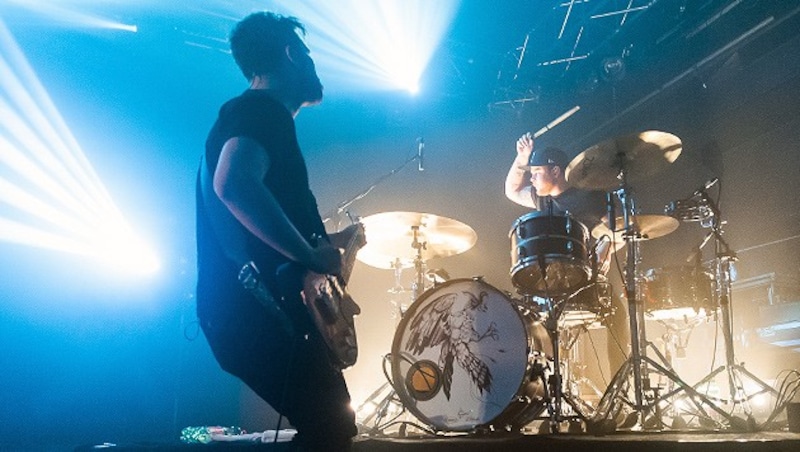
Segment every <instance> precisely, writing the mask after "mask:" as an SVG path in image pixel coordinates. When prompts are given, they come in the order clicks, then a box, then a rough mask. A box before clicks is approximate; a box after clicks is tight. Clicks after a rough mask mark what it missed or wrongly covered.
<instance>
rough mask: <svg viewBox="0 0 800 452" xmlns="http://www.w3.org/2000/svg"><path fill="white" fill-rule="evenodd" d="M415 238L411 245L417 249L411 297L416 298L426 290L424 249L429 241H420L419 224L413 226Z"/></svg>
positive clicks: (412, 230)
mask: <svg viewBox="0 0 800 452" xmlns="http://www.w3.org/2000/svg"><path fill="white" fill-rule="evenodd" d="M411 232H412V233H413V235H414V239H413V240H412V241H411V247H412V248H414V249H415V250H417V254H416V256H414V282H413V283H412V284H411V298H412V299H413V300H416V299H417V298H418V297H419V296H420V295H422V292H424V291H425V261H424V260H423V259H422V250H424V249H426V248H427V246H428V242H420V241H419V226H411Z"/></svg>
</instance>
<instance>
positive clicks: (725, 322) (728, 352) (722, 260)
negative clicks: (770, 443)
mask: <svg viewBox="0 0 800 452" xmlns="http://www.w3.org/2000/svg"><path fill="white" fill-rule="evenodd" d="M699 194H700V196H701V202H702V203H705V204H706V205H707V206H708V207H709V208H710V211H711V213H712V218H711V221H710V222H707V223H704V224H703V226H704V227H709V228H710V229H711V231H710V232H709V233H708V234H707V236H706V238H705V239H704V241H703V243H702V244H701V245H700V247H701V248H702V246H703V245H704V244H705V243H707V242H708V239H709V237H711V236H713V238H714V239H715V245H716V246H715V276H716V299H717V302H718V307H719V316H721V319H720V320H721V322H722V335H723V339H724V341H725V364H724V365H722V366H720V367H718V368H716V369H715V370H713V371H712V372H711V373H710V374H708V375H707V376H706V377H704V378H703V379H702V380H700V382H698V383H697V384H696V385H695V388H700V387H702V386H704V385H707V384H708V383H710V382H711V381H712V380H713V379H714V377H716V376H717V375H718V374H720V373H722V372H725V373H726V375H727V380H728V389H729V397H730V398H729V399H727V400H725V399H721V400H720V402H722V403H731V404H733V406H734V408H735V406H736V405H739V404H741V405H742V408H743V409H744V412H745V414H746V415H747V417H748V421H749V422H751V423H753V422H754V421H753V420H752V411H751V410H750V407H749V401H750V399H752V398H753V397H755V396H757V395H759V394H764V393H771V394H773V395H775V396H777V395H778V392H777V391H776V390H775V389H774V388H772V387H771V386H769V385H768V384H767V383H765V382H764V381H762V380H760V379H759V378H758V377H756V376H755V375H753V374H752V373H751V372H750V371H748V370H747V369H746V368H745V367H744V365H742V364H738V363H737V362H736V359H735V357H734V349H733V316H732V314H731V283H732V282H733V281H732V279H733V278H732V275H731V271H732V269H731V264H732V263H733V262H736V260H737V259H738V258H737V256H736V253H735V252H734V251H733V250H732V249H731V248H730V246H729V245H728V243H727V242H726V241H725V238H724V237H723V231H722V225H723V224H724V223H725V222H724V221H722V220H721V218H720V210H719V207H718V206H717V204H716V203H715V202H714V200H713V199H711V197H710V196H708V194H707V193H706V191H705V190H700V192H699ZM698 251H699V250H698ZM717 318H718V319H719V317H717ZM743 377H747V378H748V379H750V381H752V382H753V383H754V384H755V385H756V386H758V387H759V388H760V389H759V390H758V391H756V392H755V393H753V394H749V395H748V394H747V391H746V389H745V387H744V379H743Z"/></svg>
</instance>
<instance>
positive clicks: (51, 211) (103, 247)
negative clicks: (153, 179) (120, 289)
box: [0, 21, 159, 274]
mask: <svg viewBox="0 0 800 452" xmlns="http://www.w3.org/2000/svg"><path fill="white" fill-rule="evenodd" d="M0 240H3V241H6V242H12V243H16V244H22V245H29V246H35V247H39V248H45V249H50V250H55V251H60V252H67V253H72V254H78V255H83V256H89V257H93V258H95V259H98V260H100V261H101V262H103V268H104V269H110V268H113V269H119V270H124V271H125V273H126V274H130V273H131V272H134V273H136V274H151V273H153V272H155V271H156V270H157V269H158V267H159V264H158V259H157V258H156V256H155V253H154V252H153V251H152V250H151V249H150V247H149V246H147V245H146V243H144V240H143V239H142V238H141V237H139V236H138V235H137V234H136V233H135V232H134V230H133V228H132V227H131V226H130V225H129V224H128V222H127V221H126V220H125V218H124V216H123V215H122V213H121V212H120V210H119V208H118V207H117V206H116V205H115V204H114V202H113V200H112V198H111V196H110V194H109V193H108V191H107V190H106V188H105V186H104V184H103V183H102V182H101V180H100V178H99V177H98V175H97V174H96V173H95V171H94V169H93V167H92V165H91V164H90V163H89V161H88V160H87V158H86V156H85V155H84V153H83V150H82V149H81V146H80V145H79V144H78V142H77V140H76V139H75V138H74V137H73V135H72V133H71V132H70V130H69V128H68V127H67V125H66V123H65V121H64V120H63V118H62V117H61V115H60V114H59V113H58V110H57V109H56V107H55V105H54V104H53V102H52V101H51V100H50V97H49V96H48V94H47V92H46V91H45V90H44V88H43V87H42V85H41V83H40V82H39V80H38V78H37V77H36V74H35V73H34V71H33V69H32V68H31V67H30V65H29V64H28V62H27V60H26V59H25V57H24V55H23V54H22V52H21V51H20V49H19V48H18V46H17V45H16V42H15V41H14V39H13V37H12V35H11V33H10V32H9V31H8V29H7V28H6V27H5V24H4V23H3V22H1V21H0Z"/></svg>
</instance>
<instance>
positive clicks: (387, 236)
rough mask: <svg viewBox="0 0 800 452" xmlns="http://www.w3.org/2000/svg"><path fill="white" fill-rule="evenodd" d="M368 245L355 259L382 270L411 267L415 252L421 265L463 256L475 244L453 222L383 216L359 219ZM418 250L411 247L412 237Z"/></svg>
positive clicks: (471, 233) (472, 234)
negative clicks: (441, 258) (435, 260)
mask: <svg viewBox="0 0 800 452" xmlns="http://www.w3.org/2000/svg"><path fill="white" fill-rule="evenodd" d="M361 223H362V224H363V225H364V231H365V232H366V236H367V244H366V245H365V246H364V247H363V248H361V249H360V250H359V251H358V254H357V255H356V258H357V259H358V260H360V261H361V262H364V263H365V264H367V265H370V266H372V267H377V268H383V269H393V268H405V267H412V266H414V260H415V259H416V258H417V251H418V249H419V253H420V254H419V255H420V257H421V259H422V261H423V262H425V261H428V260H430V259H433V258H437V257H447V256H453V255H455V254H459V253H463V252H464V251H467V250H468V249H470V248H472V246H473V245H475V242H476V241H477V240H478V236H477V234H475V231H474V230H473V229H472V228H471V227H469V226H468V225H466V224H464V223H462V222H460V221H458V220H454V219H452V218H447V217H442V216H438V215H434V214H430V213H419V212H384V213H378V214H375V215H370V216H368V217H364V218H362V219H361ZM415 231H416V238H417V243H418V246H417V247H416V248H415V246H414V234H415Z"/></svg>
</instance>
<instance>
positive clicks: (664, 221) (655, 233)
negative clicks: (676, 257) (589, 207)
mask: <svg viewBox="0 0 800 452" xmlns="http://www.w3.org/2000/svg"><path fill="white" fill-rule="evenodd" d="M606 223H607V221H605V220H604V221H603V223H600V224H598V225H597V226H595V227H594V229H592V237H594V238H595V239H599V238H600V237H602V236H604V235H607V236H609V237H611V238H612V241H613V242H614V249H615V251H616V250H617V249H619V248H621V247H622V245H619V244H620V243H622V244H624V243H625V219H624V218H623V217H617V221H616V223H617V224H616V226H615V228H614V229H615V232H614V233H613V234H612V233H611V230H610V229H608V226H607V225H606ZM632 224H633V230H634V231H635V235H634V239H635V240H650V239H657V238H659V237H663V236H665V235H667V234H669V233H671V232H672V231H674V230H676V229H678V224H679V222H678V220H676V219H674V218H672V217H668V216H666V215H634V216H633V218H632Z"/></svg>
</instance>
